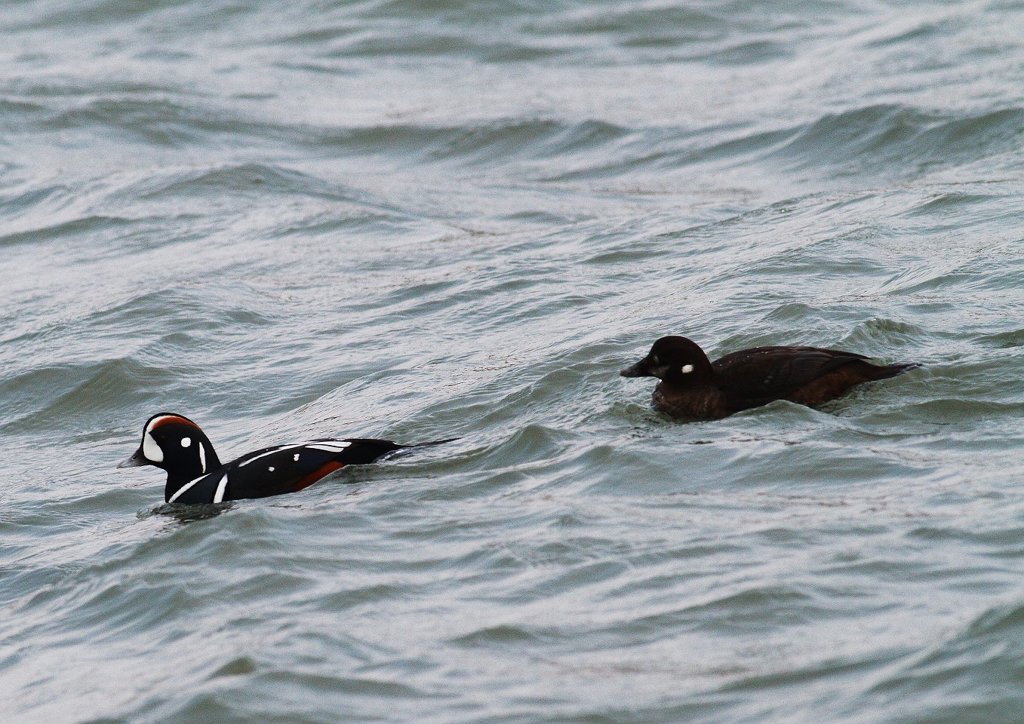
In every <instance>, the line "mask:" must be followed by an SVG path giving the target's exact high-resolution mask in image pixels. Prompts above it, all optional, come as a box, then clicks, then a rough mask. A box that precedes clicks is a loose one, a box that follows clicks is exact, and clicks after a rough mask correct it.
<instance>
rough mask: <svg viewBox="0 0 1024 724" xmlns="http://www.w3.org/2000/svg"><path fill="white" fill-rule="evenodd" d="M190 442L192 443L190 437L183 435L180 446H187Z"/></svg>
mask: <svg viewBox="0 0 1024 724" xmlns="http://www.w3.org/2000/svg"><path fill="white" fill-rule="evenodd" d="M191 444H192V438H190V437H183V438H181V446H182V447H188V446H189V445H191Z"/></svg>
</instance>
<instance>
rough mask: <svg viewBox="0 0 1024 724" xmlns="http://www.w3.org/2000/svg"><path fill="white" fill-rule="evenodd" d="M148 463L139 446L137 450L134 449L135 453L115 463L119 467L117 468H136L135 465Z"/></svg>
mask: <svg viewBox="0 0 1024 724" xmlns="http://www.w3.org/2000/svg"><path fill="white" fill-rule="evenodd" d="M148 464H149V461H148V460H146V456H145V455H143V454H142V448H141V447H140V448H139V449H138V450H136V451H135V454H134V455H132V456H131V457H130V458H128V459H127V460H122V461H121V462H119V463H118V464H117V467H119V468H137V467H140V466H142V465H148Z"/></svg>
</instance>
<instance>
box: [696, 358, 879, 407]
mask: <svg viewBox="0 0 1024 724" xmlns="http://www.w3.org/2000/svg"><path fill="white" fill-rule="evenodd" d="M866 359H868V358H867V357H865V356H864V355H861V354H857V353H855V352H843V351H841V350H836V349H822V348H819V347H754V348H752V349H744V350H740V351H739V352H733V353H731V354H727V355H725V356H724V357H721V358H720V359H717V360H715V361H714V362H712V364H711V366H712V368H713V369H714V371H715V378H716V381H717V383H718V386H719V388H720V389H721V390H722V392H723V393H724V394H725V396H726V399H727V400H728V403H729V406H730V407H731V408H733V409H734V410H743V409H746V408H748V407H756V406H758V405H764V404H767V403H769V402H771V401H772V400H779V399H783V398H785V397H787V396H789V395H790V394H792V393H793V392H795V391H796V390H798V389H800V388H801V387H804V386H805V385H807V384H809V383H811V382H813V381H815V380H817V379H818V378H820V377H822V376H823V375H827V374H828V373H830V372H832V371H834V370H837V369H839V368H840V367H843V366H845V365H848V364H850V363H852V362H863V361H864V360H866Z"/></svg>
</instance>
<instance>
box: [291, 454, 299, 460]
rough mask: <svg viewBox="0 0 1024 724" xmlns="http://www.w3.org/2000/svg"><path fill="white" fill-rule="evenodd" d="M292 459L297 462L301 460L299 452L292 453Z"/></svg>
mask: <svg viewBox="0 0 1024 724" xmlns="http://www.w3.org/2000/svg"><path fill="white" fill-rule="evenodd" d="M292 460H294V461H295V462H299V454H298V453H295V454H294V455H292Z"/></svg>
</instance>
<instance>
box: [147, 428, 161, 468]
mask: <svg viewBox="0 0 1024 724" xmlns="http://www.w3.org/2000/svg"><path fill="white" fill-rule="evenodd" d="M142 454H143V455H145V456H146V460H149V461H150V462H151V463H162V462H163V461H164V451H163V450H161V449H160V446H159V445H157V444H156V440H154V439H153V436H152V435H151V434H150V433H148V432H147V433H146V434H145V435H143V436H142Z"/></svg>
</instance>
